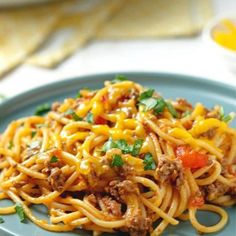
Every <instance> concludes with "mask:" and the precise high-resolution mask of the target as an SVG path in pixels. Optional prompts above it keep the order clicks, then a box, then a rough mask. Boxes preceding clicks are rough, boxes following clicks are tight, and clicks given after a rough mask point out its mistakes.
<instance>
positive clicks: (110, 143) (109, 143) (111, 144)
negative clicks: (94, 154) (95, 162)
mask: <svg viewBox="0 0 236 236" xmlns="http://www.w3.org/2000/svg"><path fill="white" fill-rule="evenodd" d="M112 148H117V145H116V143H115V142H114V141H113V140H112V138H109V139H108V141H107V142H106V143H105V144H104V145H103V147H102V151H103V152H107V151H108V150H110V149H112Z"/></svg>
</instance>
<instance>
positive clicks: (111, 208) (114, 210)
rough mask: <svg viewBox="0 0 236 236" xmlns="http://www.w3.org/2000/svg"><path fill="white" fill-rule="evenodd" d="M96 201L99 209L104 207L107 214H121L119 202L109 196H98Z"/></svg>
mask: <svg viewBox="0 0 236 236" xmlns="http://www.w3.org/2000/svg"><path fill="white" fill-rule="evenodd" d="M98 202H99V205H100V207H101V209H102V210H103V209H104V210H105V211H106V212H107V213H108V214H111V215H113V216H116V217H121V216H122V212H121V204H120V203H118V202H117V201H115V200H113V199H112V198H111V197H109V196H105V197H100V198H99V199H98Z"/></svg>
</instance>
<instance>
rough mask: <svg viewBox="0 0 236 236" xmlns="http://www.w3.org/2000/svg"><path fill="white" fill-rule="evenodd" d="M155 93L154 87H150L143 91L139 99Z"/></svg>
mask: <svg viewBox="0 0 236 236" xmlns="http://www.w3.org/2000/svg"><path fill="white" fill-rule="evenodd" d="M153 93H154V89H148V90H146V91H145V92H143V93H141V94H140V96H139V101H141V100H143V99H146V98H150V97H152V95H153Z"/></svg>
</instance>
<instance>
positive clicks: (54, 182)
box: [48, 167, 66, 191]
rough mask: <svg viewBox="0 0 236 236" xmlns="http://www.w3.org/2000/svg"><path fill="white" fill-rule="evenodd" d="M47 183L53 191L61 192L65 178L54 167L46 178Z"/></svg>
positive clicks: (59, 170)
mask: <svg viewBox="0 0 236 236" xmlns="http://www.w3.org/2000/svg"><path fill="white" fill-rule="evenodd" d="M48 181H49V183H50V184H51V186H52V189H53V190H55V191H62V189H63V187H64V184H65V182H66V177H65V175H64V174H63V173H62V171H61V169H59V168H58V167H55V168H53V169H51V174H50V175H49V177H48Z"/></svg>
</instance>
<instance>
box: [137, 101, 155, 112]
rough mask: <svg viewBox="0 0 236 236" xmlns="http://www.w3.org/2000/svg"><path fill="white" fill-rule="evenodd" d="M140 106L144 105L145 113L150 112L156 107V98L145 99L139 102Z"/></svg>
mask: <svg viewBox="0 0 236 236" xmlns="http://www.w3.org/2000/svg"><path fill="white" fill-rule="evenodd" d="M140 103H141V104H142V105H145V111H148V110H151V109H153V108H154V107H156V106H157V99H156V98H145V99H143V100H140Z"/></svg>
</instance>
